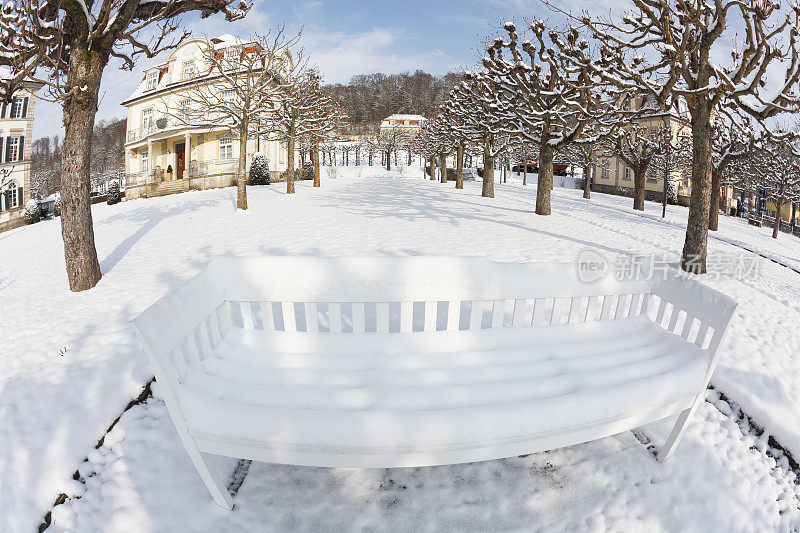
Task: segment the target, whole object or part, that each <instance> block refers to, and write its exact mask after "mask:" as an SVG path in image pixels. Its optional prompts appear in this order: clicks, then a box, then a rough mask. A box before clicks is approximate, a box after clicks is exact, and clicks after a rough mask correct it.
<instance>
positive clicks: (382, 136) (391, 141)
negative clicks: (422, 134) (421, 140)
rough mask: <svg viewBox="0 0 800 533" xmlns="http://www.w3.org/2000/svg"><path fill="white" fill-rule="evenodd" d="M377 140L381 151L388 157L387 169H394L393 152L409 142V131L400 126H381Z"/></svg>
mask: <svg viewBox="0 0 800 533" xmlns="http://www.w3.org/2000/svg"><path fill="white" fill-rule="evenodd" d="M376 141H377V144H378V148H379V150H380V152H381V153H382V154H383V156H384V157H385V158H386V161H385V162H386V170H392V154H393V153H395V152H397V150H398V149H399V148H400V147H401V146H404V145H406V144H407V143H408V133H406V132H405V131H404V130H403V129H402V128H400V127H398V126H393V127H391V128H381V130H380V133H378V136H377V138H376Z"/></svg>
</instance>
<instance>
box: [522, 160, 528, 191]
mask: <svg viewBox="0 0 800 533" xmlns="http://www.w3.org/2000/svg"><path fill="white" fill-rule="evenodd" d="M522 184H523V185H527V184H528V160H527V159H526V160H525V163H524V164H523V170H522Z"/></svg>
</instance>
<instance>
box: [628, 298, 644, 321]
mask: <svg viewBox="0 0 800 533" xmlns="http://www.w3.org/2000/svg"><path fill="white" fill-rule="evenodd" d="M643 300H644V294H642V293H637V294H634V295H633V298H632V300H631V313H630V316H640V315H641V314H642V301H643Z"/></svg>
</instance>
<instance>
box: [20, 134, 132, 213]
mask: <svg viewBox="0 0 800 533" xmlns="http://www.w3.org/2000/svg"><path fill="white" fill-rule="evenodd" d="M125 128H126V121H125V119H111V120H101V121H99V122H98V123H97V124H96V125H95V127H94V131H93V132H92V146H91V148H90V154H91V156H90V157H91V159H90V164H89V175H90V183H91V188H92V189H96V188H98V187H100V186H102V185H103V184H106V185H107V184H109V183H110V182H111V181H112V180H118V179H119V178H120V177H122V175H123V174H124V172H125ZM61 156H62V154H61V138H60V137H59V136H58V135H54V136H53V137H42V138H40V139H36V140H35V141H33V144H32V145H31V196H32V197H36V198H45V197H47V196H49V195H51V194H53V193H54V192H56V191H58V190H59V189H60V186H61V183H60V182H61Z"/></svg>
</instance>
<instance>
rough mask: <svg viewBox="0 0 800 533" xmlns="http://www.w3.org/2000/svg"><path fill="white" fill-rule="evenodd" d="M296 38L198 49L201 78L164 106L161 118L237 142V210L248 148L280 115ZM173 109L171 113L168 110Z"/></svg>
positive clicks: (257, 38) (279, 35)
mask: <svg viewBox="0 0 800 533" xmlns="http://www.w3.org/2000/svg"><path fill="white" fill-rule="evenodd" d="M299 40H300V34H296V35H287V34H286V31H285V28H284V27H280V28H278V29H277V30H275V31H270V32H269V33H267V34H265V35H254V36H252V37H251V38H250V39H249V40H248V41H237V42H235V43H234V44H231V45H229V46H227V47H226V48H223V49H218V48H217V47H215V46H214V45H213V44H211V43H207V44H206V45H205V46H203V47H202V52H201V53H202V59H201V61H202V64H203V67H201V71H200V75H199V76H198V77H197V78H196V79H195V80H194V81H193V82H192V83H191V85H190V86H189V88H188V90H187V91H186V92H185V93H184V94H182V96H181V101H180V102H167V103H165V104H164V105H165V106H166V107H165V109H163V110H162V111H163V113H164V114H165V115H167V116H169V117H171V118H173V119H175V120H176V121H177V122H179V123H181V124H184V125H186V126H189V127H196V128H220V127H222V128H225V133H231V134H233V135H235V136H236V137H237V138H238V139H239V164H238V170H237V173H236V207H237V208H238V209H247V156H248V153H247V142H248V141H249V140H250V139H253V138H256V137H258V136H259V135H261V133H262V131H261V130H262V129H263V126H264V124H265V122H266V121H267V120H268V119H269V118H270V117H271V116H272V115H274V114H276V113H278V101H279V98H280V96H281V95H282V92H283V83H284V82H283V80H284V79H285V78H287V77H289V76H291V75H292V72H293V70H294V68H295V67H294V64H293V60H292V59H293V58H292V48H293V47H294V46H296V45H297V43H298V41H299ZM173 105H174V106H175V107H171V106H173Z"/></svg>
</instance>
